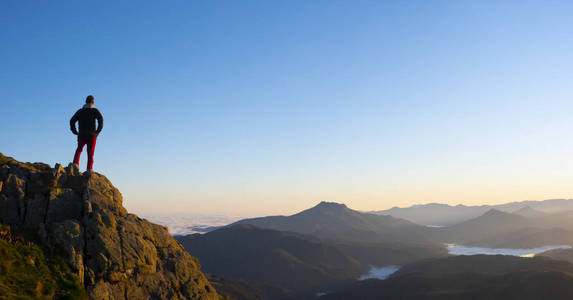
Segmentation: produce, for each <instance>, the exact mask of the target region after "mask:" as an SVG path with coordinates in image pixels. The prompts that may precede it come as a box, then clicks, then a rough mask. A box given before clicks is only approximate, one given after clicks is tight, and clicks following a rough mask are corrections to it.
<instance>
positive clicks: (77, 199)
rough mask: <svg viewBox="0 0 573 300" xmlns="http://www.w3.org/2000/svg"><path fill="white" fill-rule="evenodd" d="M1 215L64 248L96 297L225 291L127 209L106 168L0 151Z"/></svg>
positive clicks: (210, 295) (207, 295)
mask: <svg viewBox="0 0 573 300" xmlns="http://www.w3.org/2000/svg"><path fill="white" fill-rule="evenodd" d="M0 223H3V224H5V225H10V226H11V227H12V228H13V229H15V230H16V231H20V232H31V233H33V235H34V236H36V237H37V238H36V239H37V240H39V241H40V242H41V243H42V244H43V245H45V246H46V247H48V248H49V249H50V250H51V251H53V252H55V253H58V255H61V256H63V257H64V258H65V261H66V262H67V263H68V264H69V266H70V267H71V269H72V270H73V271H74V272H75V273H76V274H77V276H78V278H79V280H80V282H81V284H83V286H84V287H85V289H86V291H87V294H88V295H89V297H90V298H91V299H220V297H219V296H218V295H217V293H216V291H215V290H214V289H213V287H212V286H211V284H210V283H209V282H208V280H207V279H206V277H205V275H204V274H203V273H201V271H200V265H199V263H198V261H197V260H196V259H195V258H193V257H191V256H190V255H189V254H188V253H187V252H186V251H185V250H184V249H183V247H182V246H181V245H180V244H179V243H178V242H177V241H175V240H174V239H173V238H172V237H171V236H170V235H169V233H168V232H167V229H166V228H165V227H163V226H160V225H156V224H153V223H150V222H148V221H147V220H144V219H141V218H139V217H137V216H136V215H134V214H129V213H127V211H126V210H125V208H124V207H123V206H122V196H121V193H120V192H119V191H118V190H117V189H116V188H115V187H114V186H113V185H112V184H111V182H110V181H109V180H108V179H107V178H106V177H105V176H103V175H100V174H97V173H94V172H91V173H89V172H85V173H80V172H79V171H78V169H77V168H76V167H75V166H73V165H71V164H70V165H69V166H68V167H66V168H63V167H62V166H61V165H58V164H57V165H56V166H55V167H54V168H51V167H50V166H49V165H47V164H43V163H21V162H19V161H17V160H15V159H13V158H10V157H6V156H4V155H2V154H1V153H0Z"/></svg>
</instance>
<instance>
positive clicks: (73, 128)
mask: <svg viewBox="0 0 573 300" xmlns="http://www.w3.org/2000/svg"><path fill="white" fill-rule="evenodd" d="M78 112H79V111H76V113H75V114H74V116H73V117H72V118H71V119H70V130H71V131H72V132H73V133H74V134H75V135H78V131H77V130H76V122H77V121H78Z"/></svg>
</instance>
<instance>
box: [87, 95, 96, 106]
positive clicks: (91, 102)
mask: <svg viewBox="0 0 573 300" xmlns="http://www.w3.org/2000/svg"><path fill="white" fill-rule="evenodd" d="M86 104H94V96H92V95H89V96H87V97H86Z"/></svg>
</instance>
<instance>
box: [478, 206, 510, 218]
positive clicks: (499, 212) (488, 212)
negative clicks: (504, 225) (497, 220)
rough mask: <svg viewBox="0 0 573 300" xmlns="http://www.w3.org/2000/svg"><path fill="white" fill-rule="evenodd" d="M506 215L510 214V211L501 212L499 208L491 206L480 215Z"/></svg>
mask: <svg viewBox="0 0 573 300" xmlns="http://www.w3.org/2000/svg"><path fill="white" fill-rule="evenodd" d="M508 215H512V214H511V213H506V212H503V211H501V210H499V209H495V208H491V209H490V210H488V211H486V212H485V213H484V214H483V215H482V216H483V217H486V216H489V217H493V216H495V217H497V216H508Z"/></svg>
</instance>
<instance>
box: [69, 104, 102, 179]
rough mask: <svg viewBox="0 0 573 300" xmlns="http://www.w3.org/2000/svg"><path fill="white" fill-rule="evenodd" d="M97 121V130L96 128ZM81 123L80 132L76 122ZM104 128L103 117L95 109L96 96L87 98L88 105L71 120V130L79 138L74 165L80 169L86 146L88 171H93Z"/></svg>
mask: <svg viewBox="0 0 573 300" xmlns="http://www.w3.org/2000/svg"><path fill="white" fill-rule="evenodd" d="M96 120H97V129H96V126H95V123H96ZM78 121H79V123H80V126H79V127H80V132H79V133H78V131H77V130H76V122H78ZM102 128H103V117H102V116H101V113H100V112H99V110H97V108H95V107H94V96H92V95H89V96H87V98H86V104H85V105H84V106H83V107H82V108H81V109H79V110H78V111H77V112H76V113H75V114H74V116H73V117H72V118H71V119H70V129H71V130H72V132H73V133H74V134H75V135H77V136H78V148H77V149H76V155H74V164H75V165H76V166H78V169H79V167H80V155H81V154H82V150H83V149H84V146H85V145H88V167H87V170H88V171H92V169H93V164H94V150H95V145H96V139H97V136H98V134H99V133H100V132H101V130H102Z"/></svg>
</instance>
